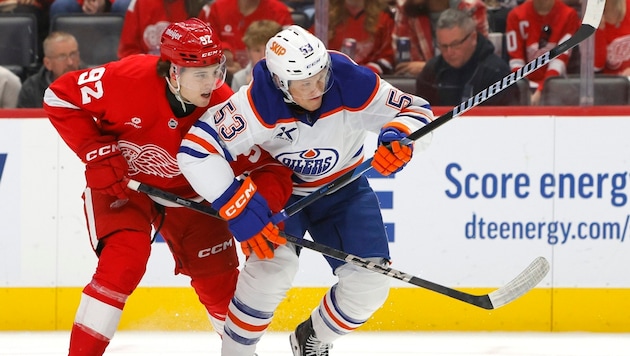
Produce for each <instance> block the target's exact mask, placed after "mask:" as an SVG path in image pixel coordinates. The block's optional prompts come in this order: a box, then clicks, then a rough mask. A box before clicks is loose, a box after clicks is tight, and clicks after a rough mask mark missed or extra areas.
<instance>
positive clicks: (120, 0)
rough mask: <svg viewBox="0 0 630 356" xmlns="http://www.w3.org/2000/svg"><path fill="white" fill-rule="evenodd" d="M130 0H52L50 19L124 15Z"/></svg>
mask: <svg viewBox="0 0 630 356" xmlns="http://www.w3.org/2000/svg"><path fill="white" fill-rule="evenodd" d="M129 1H130V0H54V2H53V3H52V4H51V5H50V19H51V21H52V19H53V18H54V17H55V16H57V15H61V14H88V15H96V14H102V13H115V14H122V15H124V14H125V13H126V12H127V7H129Z"/></svg>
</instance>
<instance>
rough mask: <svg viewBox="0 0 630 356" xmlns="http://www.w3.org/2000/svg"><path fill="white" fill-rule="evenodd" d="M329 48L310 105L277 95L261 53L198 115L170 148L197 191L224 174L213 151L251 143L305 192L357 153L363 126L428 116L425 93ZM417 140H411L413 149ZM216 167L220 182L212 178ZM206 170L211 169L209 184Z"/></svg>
mask: <svg viewBox="0 0 630 356" xmlns="http://www.w3.org/2000/svg"><path fill="white" fill-rule="evenodd" d="M330 53H331V61H332V76H331V79H330V80H332V84H331V86H330V89H329V90H328V91H327V92H326V93H325V94H324V96H323V100H322V106H321V107H320V109H318V110H316V111H314V112H305V111H304V110H300V109H301V108H299V107H298V106H295V105H289V104H287V103H285V101H284V98H283V94H282V92H281V91H280V90H279V89H277V88H276V86H275V85H274V83H273V81H272V78H271V76H270V74H269V71H268V69H267V66H266V63H265V60H262V61H260V62H259V63H258V64H257V65H256V66H255V68H254V72H253V81H252V83H251V84H250V86H248V87H243V88H241V89H240V90H239V91H238V92H236V93H235V94H234V95H233V96H232V97H230V99H229V100H227V101H225V102H223V103H221V104H218V105H216V106H213V107H211V108H210V109H209V110H208V111H207V112H206V113H205V114H204V115H203V116H201V118H200V119H199V120H198V121H197V123H195V124H194V125H193V127H192V128H191V129H190V131H189V132H188V134H187V135H186V136H185V137H184V140H183V141H182V146H181V147H180V150H179V153H178V156H177V157H178V162H179V166H180V169H181V170H182V172H183V173H184V175H185V176H186V178H187V179H188V180H189V182H190V183H191V184H192V185H193V187H194V188H195V189H196V190H197V192H198V193H199V194H201V195H202V196H203V197H204V198H206V199H207V200H209V201H214V200H215V199H216V198H217V197H218V196H219V195H221V193H223V191H224V190H225V189H226V188H227V187H228V185H229V184H230V183H231V182H232V180H233V178H234V176H233V174H232V173H231V171H230V170H227V168H229V166H227V164H226V163H225V161H224V160H222V159H218V158H225V159H226V160H232V159H233V157H236V156H237V155H239V154H241V153H246V152H250V150H251V149H252V147H253V146H254V145H259V146H260V147H262V148H263V149H264V150H266V151H268V152H269V153H270V154H271V155H272V156H273V157H274V158H276V159H277V160H278V161H279V162H281V163H282V164H283V165H285V166H287V167H289V168H291V169H292V170H293V172H294V189H293V193H294V194H298V195H307V194H309V193H310V192H312V191H314V190H316V189H317V188H319V187H321V186H322V185H325V184H327V183H329V182H331V181H332V180H334V179H335V178H337V177H339V176H340V175H342V174H344V173H346V172H347V171H349V170H351V169H353V168H355V167H356V166H358V165H359V164H360V163H361V162H362V161H363V156H364V152H363V144H364V142H365V139H366V135H367V132H368V131H371V132H375V133H378V132H379V131H380V129H381V127H383V126H384V125H386V124H387V123H389V122H392V121H395V122H399V123H402V124H403V125H405V126H406V127H407V128H409V132H413V131H416V130H418V129H419V128H420V127H422V126H424V125H426V124H427V123H429V122H430V121H432V120H433V112H432V111H431V107H430V105H429V103H427V101H426V100H424V99H422V98H420V97H417V96H414V95H411V94H408V93H405V92H402V91H401V90H399V89H397V88H395V87H393V86H392V85H390V84H389V83H387V82H386V81H384V80H382V79H380V77H378V76H377V75H376V74H374V73H373V72H372V71H370V70H369V69H367V68H365V67H361V66H358V65H356V64H355V63H354V62H352V60H350V59H349V58H348V57H346V56H345V55H343V54H341V53H338V52H334V51H330ZM423 140H424V141H425V142H426V141H428V140H427V139H426V138H423ZM429 140H430V138H429ZM421 146H423V144H422V142H418V143H417V144H416V151H417V150H418V149H421V148H422V147H421ZM218 155H220V156H221V157H219V156H218ZM222 161H223V162H222ZM219 172H222V173H221V174H222V175H223V183H224V185H217V184H216V182H217V180H216V178H218V177H217V175H219V174H220V173H219ZM208 177H213V184H212V185H210V184H207V182H208V181H209V179H208Z"/></svg>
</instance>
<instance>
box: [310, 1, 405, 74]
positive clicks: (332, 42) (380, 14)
mask: <svg viewBox="0 0 630 356" xmlns="http://www.w3.org/2000/svg"><path fill="white" fill-rule="evenodd" d="M328 21H329V22H328V48H329V49H332V50H336V51H344V52H346V51H345V50H343V48H342V47H343V44H344V40H345V39H354V40H355V41H356V42H355V48H354V50H353V52H354V53H351V54H350V56H351V57H352V59H353V60H354V61H355V62H356V63H357V64H360V65H363V66H366V67H368V68H370V69H371V70H373V71H374V72H375V73H377V74H389V73H391V72H392V70H393V67H394V48H393V45H392V33H393V31H394V19H393V18H392V17H391V16H390V14H389V13H388V12H387V11H386V10H384V9H383V7H382V5H381V3H380V1H379V0H345V1H344V0H331V1H330V4H329V20H328ZM313 30H314V28H313ZM346 54H348V53H346Z"/></svg>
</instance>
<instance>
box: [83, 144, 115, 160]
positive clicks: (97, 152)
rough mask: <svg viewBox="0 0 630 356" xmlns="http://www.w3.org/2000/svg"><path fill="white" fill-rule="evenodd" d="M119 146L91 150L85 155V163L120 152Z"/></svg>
mask: <svg viewBox="0 0 630 356" xmlns="http://www.w3.org/2000/svg"><path fill="white" fill-rule="evenodd" d="M118 150H119V149H118V144H117V143H111V144H107V145H105V146H102V147H99V148H97V149H94V150H91V151H89V152H88V153H86V154H85V162H90V161H93V160H95V159H97V158H102V157H107V156H109V155H111V154H112V153H114V152H116V151H118Z"/></svg>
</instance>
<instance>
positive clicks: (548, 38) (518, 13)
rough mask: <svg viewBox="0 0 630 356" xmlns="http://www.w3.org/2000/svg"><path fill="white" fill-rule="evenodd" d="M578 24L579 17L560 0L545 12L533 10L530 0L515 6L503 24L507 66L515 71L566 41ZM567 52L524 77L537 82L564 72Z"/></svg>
mask: <svg viewBox="0 0 630 356" xmlns="http://www.w3.org/2000/svg"><path fill="white" fill-rule="evenodd" d="M579 26H580V19H579V18H578V15H577V13H576V12H575V10H574V9H573V8H571V7H569V6H568V5H566V4H565V3H564V2H562V0H556V1H555V3H554V5H553V7H552V8H551V11H549V13H548V14H547V15H544V16H541V15H539V14H538V13H537V12H536V10H535V9H534V5H533V1H531V0H528V1H525V2H524V3H522V4H521V5H519V6H517V7H515V8H514V9H512V11H510V13H509V14H508V17H507V23H506V27H505V32H506V33H505V35H506V46H507V51H508V55H509V56H510V68H511V69H512V71H516V70H517V69H519V68H521V67H523V66H524V65H525V64H526V63H528V62H530V61H531V60H533V59H535V58H537V57H538V56H540V55H541V54H543V53H545V52H547V51H549V50H550V49H552V48H553V47H555V46H557V45H558V44H559V43H562V42H564V41H566V40H567V39H569V38H570V37H571V36H572V35H573V34H574V33H575V32H576V31H577V29H578V28H579ZM569 56H570V51H567V52H565V53H563V54H561V55H559V56H558V57H556V58H555V59H554V60H552V61H551V62H549V64H547V65H546V66H544V67H542V68H540V69H538V70H536V71H535V72H533V73H532V74H530V75H529V76H528V77H527V78H528V79H529V80H530V81H534V82H536V83H538V85H539V86H540V85H542V84H543V82H544V80H545V78H547V77H551V76H557V75H564V74H565V73H566V67H567V64H568V62H569Z"/></svg>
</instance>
